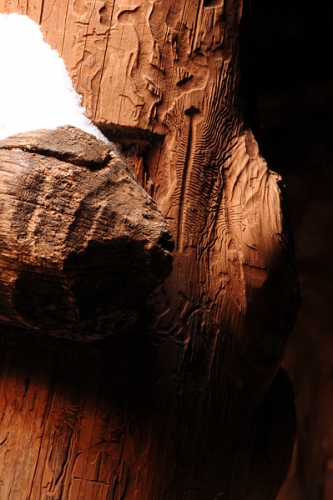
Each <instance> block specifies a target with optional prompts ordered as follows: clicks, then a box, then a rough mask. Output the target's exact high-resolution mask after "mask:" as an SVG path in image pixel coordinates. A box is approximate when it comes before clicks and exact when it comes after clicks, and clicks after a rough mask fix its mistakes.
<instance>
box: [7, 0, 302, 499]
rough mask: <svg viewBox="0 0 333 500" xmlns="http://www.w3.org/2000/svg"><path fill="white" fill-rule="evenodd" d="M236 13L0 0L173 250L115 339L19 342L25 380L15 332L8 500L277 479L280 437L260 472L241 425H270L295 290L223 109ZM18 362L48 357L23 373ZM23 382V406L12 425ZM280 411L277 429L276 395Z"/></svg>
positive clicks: (247, 153) (267, 209)
mask: <svg viewBox="0 0 333 500" xmlns="http://www.w3.org/2000/svg"><path fill="white" fill-rule="evenodd" d="M246 6H247V4H246V3H245V2H242V1H241V0H198V1H195V2H185V1H184V2H172V1H171V0H163V2H162V1H161V0H129V1H128V2H123V1H122V0H107V1H101V2H92V1H89V0H82V1H76V2H69V3H68V2H65V1H63V0H59V1H58V2H56V3H55V2H53V1H51V0H44V1H41V0H40V1H39V0H36V1H35V2H34V3H33V4H32V3H31V2H26V1H25V0H22V2H20V3H19V4H18V3H17V2H16V1H15V2H14V1H10V0H0V11H1V12H10V11H12V12H13V11H14V12H20V13H22V14H28V15H29V16H31V17H32V18H33V19H34V20H36V21H37V22H39V23H40V24H41V28H42V31H43V33H44V36H45V39H46V41H47V42H48V43H50V44H51V46H52V47H53V48H55V49H57V50H58V51H59V53H60V54H61V55H62V57H63V58H64V60H65V62H66V65H67V68H68V70H69V72H70V74H71V76H72V78H73V81H74V84H75V86H76V89H77V90H78V91H79V92H80V93H81V94H82V95H83V103H84V105H85V106H86V109H87V112H88V115H89V117H90V118H91V119H92V120H93V121H94V122H95V123H96V124H98V125H99V126H100V127H101V128H102V129H103V131H104V133H105V134H107V135H108V137H109V138H111V137H113V138H117V139H118V140H121V141H123V142H124V144H125V146H126V148H128V147H129V146H133V147H132V153H133V156H132V162H133V166H134V170H135V172H136V173H137V175H138V179H139V180H140V182H141V183H142V185H143V186H144V187H145V188H146V190H147V191H148V192H149V193H150V194H151V195H152V197H153V198H154V199H155V200H156V202H157V204H158V206H159V208H160V209H161V211H162V213H163V215H164V216H165V218H166V219H167V220H168V222H169V224H170V226H171V229H172V232H173V235H174V237H175V242H176V249H175V252H174V269H173V273H172V274H171V276H170V277H169V278H168V279H167V280H166V282H165V285H164V286H163V287H161V288H159V289H158V290H157V291H156V292H154V293H153V294H152V296H151V298H150V300H149V303H148V306H147V308H146V311H145V313H144V315H142V316H141V318H140V323H139V324H137V326H136V328H133V330H132V331H130V332H128V335H126V336H123V337H119V336H118V335H116V336H112V337H110V338H109V340H108V341H103V342H102V343H100V344H98V345H97V346H93V347H91V350H90V351H89V352H88V353H87V352H86V351H85V352H84V353H83V352H82V348H80V350H78V351H75V350H74V349H73V348H72V347H71V346H70V345H69V344H65V343H60V344H54V345H50V344H48V345H47V346H46V345H43V346H42V347H40V344H39V343H37V341H36V342H35V343H34V349H36V351H33V350H31V351H29V352H30V354H31V356H32V358H33V360H32V361H31V364H30V365H28V364H27V363H23V364H24V367H22V366H20V364H19V361H18V360H19V359H21V357H20V356H19V355H18V354H19V353H21V352H22V349H23V350H24V347H23V346H26V343H27V341H26V340H25V336H24V335H20V334H19V333H17V334H16V337H15V336H13V337H12V340H11V343H10V346H8V348H7V349H4V351H3V356H4V365H3V366H4V367H5V368H4V369H3V372H2V374H1V382H2V384H3V387H4V391H7V394H11V395H10V397H8V398H7V399H6V405H5V406H4V409H3V412H4V415H14V417H13V418H15V426H17V427H18V428H22V429H23V428H25V427H24V425H29V422H30V418H31V413H29V409H31V407H32V404H33V403H32V401H33V397H34V396H33V395H34V394H36V393H37V394H38V395H39V397H40V400H39V404H38V405H35V406H34V409H33V410H32V413H33V415H34V420H33V422H34V423H33V426H30V427H29V428H28V429H26V428H25V429H26V430H25V431H24V433H23V432H22V434H20V440H19V441H16V440H15V438H16V436H14V435H13V425H14V420H13V422H12V423H11V422H10V420H7V421H6V423H5V424H3V426H2V430H3V432H4V436H6V435H7V433H8V438H7V440H6V441H5V443H4V445H3V447H2V448H0V463H1V456H3V457H6V461H5V462H3V463H4V465H3V469H2V472H3V476H4V477H6V478H7V479H6V481H5V485H4V486H3V492H4V495H7V498H9V499H12V498H15V494H16V493H13V492H15V491H20V492H21V494H22V491H23V492H24V495H25V496H26V497H27V498H29V495H30V498H34V499H43V500H44V499H47V500H51V499H54V500H55V499H56V498H66V499H69V500H74V499H75V500H76V499H80V500H83V499H84V500H88V499H91V498H96V499H101V500H111V499H112V500H120V499H121V500H143V499H152V500H178V499H181V500H216V499H217V498H223V499H226V500H245V499H248V498H250V497H251V495H252V496H253V495H254V494H255V492H256V491H262V492H265V491H266V492H267V491H268V489H267V488H266V486H267V484H268V483H269V482H270V481H271V480H272V477H274V478H275V479H276V478H277V481H276V483H278V482H281V481H282V476H283V474H285V472H283V471H285V460H286V454H288V450H289V454H290V441H289V440H288V442H287V443H286V449H287V451H286V449H284V447H283V446H281V448H280V449H277V450H276V457H275V460H274V461H273V462H272V463H267V467H265V468H260V467H256V464H255V463H253V462H256V461H260V460H262V457H263V456H264V455H265V453H264V452H263V453H262V454H258V453H252V449H253V443H254V440H255V438H256V436H257V435H258V429H257V421H258V418H259V420H260V415H266V416H267V415H270V411H269V410H268V409H267V407H266V406H265V405H266V401H267V399H265V400H264V396H265V394H266V393H267V392H268V390H269V387H270V385H271V384H272V382H273V380H274V379H275V377H276V374H277V372H278V370H279V366H280V363H281V360H282V357H283V354H284V349H285V345H286V341H287V338H288V335H289V333H290V331H291V329H292V327H293V325H294V322H295V317H296V311H297V307H298V286H297V278H296V273H295V268H294V263H293V249H292V242H291V240H290V233H289V230H288V225H287V217H286V214H285V209H284V204H283V199H282V195H281V189H280V187H281V179H280V178H279V176H277V175H276V174H275V173H273V172H271V171H270V170H269V169H268V168H267V165H266V163H265V161H264V160H263V158H262V157H261V156H260V154H259V150H258V145H257V143H256V140H255V138H254V137H253V134H252V132H251V131H250V130H249V129H247V127H246V126H245V125H244V120H243V116H242V112H241V109H240V100H239V94H238V87H239V77H240V75H239V37H240V32H241V22H242V15H243V11H244V10H245V9H246ZM144 143H150V144H151V147H150V148H147V149H144V148H143V145H144ZM129 151H131V148H130V149H129ZM10 332H11V331H9V332H6V333H4V335H5V339H7V340H4V342H8V341H9V340H8V339H9V338H10ZM14 339H15V340H14ZM39 342H40V341H39ZM54 342H56V341H54ZM55 346H56V347H55ZM34 352H38V353H42V354H38V355H36V356H37V357H40V356H45V357H48V358H47V359H49V360H50V361H49V364H47V366H49V367H50V368H49V369H48V367H47V366H45V365H43V368H42V369H41V372H42V374H41V375H38V376H37V372H38V369H37V364H38V363H37V361H36V359H35V358H34V356H35V354H34ZM55 352H56V353H57V354H54V353H55ZM32 358H31V359H32ZM58 358H59V362H58V361H57V360H58ZM87 360H88V361H87ZM57 363H58V364H57ZM86 366H89V376H88V375H87V374H86V372H85V367H86ZM7 367H8V368H7ZM93 367H95V368H93ZM49 370H50V371H49ZM56 370H58V372H57V371H56ZM10 373H12V374H13V375H12V376H11V375H10ZM27 373H28V374H29V373H31V379H32V378H33V380H34V381H33V384H30V385H29V387H28V389H27V391H28V393H27V394H29V397H30V398H31V399H29V403H27V405H26V406H24V409H23V410H22V412H20V410H19V408H20V401H22V399H24V398H26V396H24V394H25V392H24V390H25V389H24V387H25V385H24V378H25V377H28V375H27ZM38 373H39V372H38ZM55 373H58V374H59V375H57V376H56V375H55ZM54 377H55V379H56V382H54V383H53V382H52V380H54ZM12 380H13V381H14V382H12ZM15 380H16V381H17V382H15ZM73 381H77V385H75V382H73ZM280 383H281V379H279V383H277V384H276V385H275V387H276V386H277V387H279V390H281V392H282V394H283V393H284V387H283V385H284V382H282V383H281V385H280ZM11 384H12V385H11ZM9 387H10V389H9ZM286 391H287V389H286ZM273 392H274V391H273ZM287 392H288V391H287ZM26 400H27V399H24V401H26ZM268 400H269V398H268ZM278 400H279V401H280V399H279V398H278ZM281 400H283V398H282V397H281ZM15 401H18V403H17V405H18V406H15V404H14V402H15ZM27 401H28V400H27ZM37 406H38V408H37ZM285 408H286V413H287V414H288V415H290V416H291V417H290V422H291V423H290V426H291V431H290V432H291V433H292V429H293V426H294V421H293V418H292V415H293V402H292V398H289V399H288V403H287V404H286V407H285ZM282 413H283V412H282ZM45 415H47V416H46V417H45ZM287 421H288V419H287ZM270 425H272V426H273V427H274V426H275V425H276V420H274V419H273V418H272V419H268V421H267V426H268V428H269V426H270ZM34 426H36V427H34ZM267 433H268V435H269V432H268V431H267ZM259 434H260V433H259ZM286 434H287V435H288V436H289V435H290V433H289V432H288V430H287V432H286ZM62 435H63V438H62V441H61V442H60V443H59V442H58V440H57V436H58V437H59V436H62ZM36 436H42V437H41V438H40V440H39V441H38V442H37V438H36ZM29 440H30V441H31V442H32V441H33V442H34V448H33V450H32V449H31V450H29V449H28V445H27V443H28V441H29ZM30 441H29V442H30ZM269 445H270V443H269V442H268V446H269ZM20 450H21V451H22V450H24V453H25V454H24V456H25V457H27V458H29V460H31V464H30V465H29V470H28V468H26V467H25V465H24V463H23V462H22V460H21V459H18V454H19V451H20ZM264 451H265V450H264ZM269 451H270V453H272V451H271V450H269ZM1 454H3V455H1ZM19 456H20V457H21V456H22V455H21V454H20V455H19ZM13 463H16V464H17V469H16V470H17V471H18V472H17V474H16V473H14V475H13V473H12V472H11V471H12V464H13ZM32 470H34V472H33V473H32V472H31V471H32ZM249 471H252V472H251V473H252V475H253V477H251V478H250V480H248V479H249V478H248V473H249ZM23 475H24V484H25V485H26V486H24V489H22V488H23V486H22V483H23V481H22V479H21V477H23ZM275 476H276V477H275ZM270 493H271V492H268V493H267V495H266V497H264V496H263V498H262V499H260V500H271V496H268V494H270ZM263 494H266V493H263ZM24 495H23V496H24Z"/></svg>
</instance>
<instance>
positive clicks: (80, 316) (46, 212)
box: [0, 127, 173, 340]
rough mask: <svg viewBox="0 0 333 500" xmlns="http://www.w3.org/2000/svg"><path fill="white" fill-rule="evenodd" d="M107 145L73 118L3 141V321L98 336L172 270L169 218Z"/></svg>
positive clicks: (129, 314) (126, 318)
mask: <svg viewBox="0 0 333 500" xmlns="http://www.w3.org/2000/svg"><path fill="white" fill-rule="evenodd" d="M112 151H113V147H112V146H108V145H105V144H104V143H103V142H101V141H99V140H98V139H96V138H95V137H94V136H92V135H90V134H87V133H85V132H82V131H79V130H78V129H75V128H74V127H62V128H59V129H57V130H54V131H47V130H42V131H36V132H29V133H27V134H19V135H18V136H14V137H11V138H9V139H7V140H5V141H1V143H0V197H1V205H0V247H1V257H0V322H2V323H5V324H10V325H15V326H21V327H24V328H28V329H32V330H35V331H38V332H46V333H48V334H51V335H55V336H59V337H67V338H74V339H79V340H95V339H98V338H102V337H104V336H106V335H109V334H111V333H113V332H115V331H119V330H122V329H124V328H126V327H128V326H129V325H131V324H133V323H134V322H135V321H136V319H137V317H138V314H139V313H140V311H141V309H142V307H143V305H144V303H145V301H146V299H147V297H148V296H149V294H150V293H151V292H152V290H153V289H154V288H155V287H156V286H157V285H159V284H160V283H161V282H162V281H163V280H164V279H165V278H166V277H167V276H168V275H169V274H170V272H171V268H172V257H171V253H170V252H171V251H172V248H173V242H172V236H171V233H170V230H169V227H168V225H167V223H166V221H165V219H164V218H163V216H162V215H161V213H160V212H159V211H158V209H157V206H156V204H155V202H154V201H153V200H152V199H151V198H150V196H149V195H148V194H147V193H146V192H145V191H144V190H143V189H142V188H141V186H139V184H138V183H137V182H136V180H135V179H134V176H133V174H132V172H131V171H130V169H129V167H128V166H127V165H126V164H125V163H124V161H123V159H121V158H120V157H118V156H117V155H116V154H115V153H114V152H112Z"/></svg>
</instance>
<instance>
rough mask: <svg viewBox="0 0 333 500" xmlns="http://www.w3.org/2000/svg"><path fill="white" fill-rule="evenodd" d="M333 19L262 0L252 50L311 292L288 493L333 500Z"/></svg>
mask: <svg viewBox="0 0 333 500" xmlns="http://www.w3.org/2000/svg"><path fill="white" fill-rule="evenodd" d="M332 21H333V3H332V2H331V1H329V0H322V1H319V2H315V3H313V2H312V3H305V2H302V1H301V0H282V1H281V2H278V3H276V2H273V1H272V0H269V1H267V0H254V1H253V2H252V20H251V30H250V32H251V38H250V47H249V48H248V54H249V55H250V61H251V66H252V71H251V78H252V85H253V88H255V89H256V92H257V97H258V111H259V116H260V125H261V128H260V129H259V130H256V129H255V127H254V133H255V135H256V137H257V139H258V140H259V143H260V149H261V152H262V154H263V156H264V157H265V158H266V160H267V162H268V166H269V168H270V169H272V170H274V171H276V172H278V173H279V174H280V175H282V178H283V182H284V185H285V197H286V200H287V205H288V207H289V212H290V217H291V221H292V225H293V229H294V234H295V245H296V259H297V267H298V272H299V280H300V285H301V292H302V307H301V311H300V315H299V319H298V323H297V326H296V328H295V330H294V333H293V334H292V336H291V339H290V342H289V346H288V348H287V352H286V357H285V361H284V366H285V367H286V369H287V370H288V372H289V374H290V376H291V378H292V381H293V384H294V388H295V393H296V409H297V416H298V430H297V436H298V438H297V439H298V443H297V447H296V450H297V451H296V452H295V456H294V463H293V465H292V471H291V473H290V476H289V479H288V480H287V483H286V485H285V487H284V489H283V490H282V492H281V493H280V495H279V496H278V499H279V500H329V499H331V498H333V473H332V471H333V438H332V431H333V416H332V415H333V411H332V410H333V408H332V403H331V400H332V399H333V398H332V394H333V377H332V373H333V319H332V312H331V309H332V307H331V304H332V300H333V286H332V277H333V264H332V256H333V236H332V234H333V231H332V230H333V227H332V226H333V196H332V191H333V65H332V63H331V57H332V51H333V31H332ZM246 104H247V103H246ZM250 108H251V106H247V109H245V116H246V113H247V112H248V113H249V114H250V115H251V109H250ZM249 111H250V112H249ZM252 116H253V113H252ZM250 125H251V124H250Z"/></svg>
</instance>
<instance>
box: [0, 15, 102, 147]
mask: <svg viewBox="0 0 333 500" xmlns="http://www.w3.org/2000/svg"><path fill="white" fill-rule="evenodd" d="M64 125H73V126H75V127H78V128H80V129H82V130H84V131H86V132H89V133H90V134H93V135H95V136H96V137H97V138H98V139H101V140H102V141H104V142H108V140H107V138H106V137H104V135H103V134H102V133H101V132H100V130H98V128H97V127H96V126H95V125H94V124H93V123H92V122H91V121H90V120H89V119H88V118H87V116H86V115H85V109H84V108H83V107H82V106H81V97H80V96H79V94H78V93H77V92H76V91H75V90H74V87H73V84H72V81H71V79H70V76H69V74H68V72H67V69H66V66H65V63H64V61H63V60H62V58H61V57H60V56H59V54H58V53H57V52H56V51H55V50H52V49H51V47H50V46H49V45H48V44H47V43H46V42H44V40H43V35H42V33H41V30H40V27H39V26H38V24H36V23H35V22H34V21H33V20H32V19H30V18H29V17H27V16H22V15H19V14H0V139H5V138H6V137H9V136H11V135H15V134H19V133H21V132H29V131H31V130H38V129H45V128H46V129H55V128H57V127H60V126H64Z"/></svg>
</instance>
